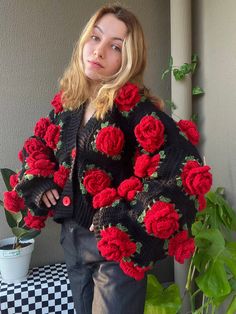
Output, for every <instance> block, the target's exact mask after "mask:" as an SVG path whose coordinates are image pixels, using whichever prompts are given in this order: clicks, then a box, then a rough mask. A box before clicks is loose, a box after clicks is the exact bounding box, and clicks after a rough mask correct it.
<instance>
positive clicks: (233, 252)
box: [222, 242, 236, 278]
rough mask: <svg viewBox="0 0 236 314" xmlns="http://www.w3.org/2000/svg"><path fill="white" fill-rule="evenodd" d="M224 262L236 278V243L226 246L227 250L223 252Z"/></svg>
mask: <svg viewBox="0 0 236 314" xmlns="http://www.w3.org/2000/svg"><path fill="white" fill-rule="evenodd" d="M222 260H223V261H224V262H225V264H226V265H227V266H228V268H229V269H230V271H231V272H232V274H233V276H234V278H236V242H230V243H227V244H226V249H225V250H224V252H223V255H222Z"/></svg>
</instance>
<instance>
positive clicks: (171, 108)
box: [165, 99, 177, 113]
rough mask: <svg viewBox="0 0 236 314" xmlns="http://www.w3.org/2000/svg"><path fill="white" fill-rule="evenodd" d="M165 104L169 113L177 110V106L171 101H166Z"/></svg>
mask: <svg viewBox="0 0 236 314" xmlns="http://www.w3.org/2000/svg"><path fill="white" fill-rule="evenodd" d="M165 104H166V106H167V107H168V108H169V109H170V111H171V113H172V112H173V111H174V110H176V108H177V106H176V105H175V104H174V103H173V101H171V100H168V99H166V100H165Z"/></svg>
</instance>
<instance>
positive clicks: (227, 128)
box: [193, 0, 236, 206]
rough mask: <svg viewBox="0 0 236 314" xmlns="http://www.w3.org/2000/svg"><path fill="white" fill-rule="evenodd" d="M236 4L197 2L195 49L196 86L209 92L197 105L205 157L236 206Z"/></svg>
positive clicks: (220, 0)
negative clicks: (197, 58) (196, 60)
mask: <svg viewBox="0 0 236 314" xmlns="http://www.w3.org/2000/svg"><path fill="white" fill-rule="evenodd" d="M235 21H236V2H235V1H234V0H226V1H223V0H217V1H215V0H207V1H204V0H197V1H196V0H195V1H193V22H194V24H193V50H194V51H195V52H197V53H198V55H199V58H200V67H199V70H198V72H197V76H196V79H195V81H196V83H197V84H199V85H201V86H202V87H203V89H204V90H205V95H204V97H200V98H198V99H197V100H196V101H195V102H194V109H195V111H196V112H198V113H199V117H200V120H199V122H200V130H201V133H202V134H203V137H202V147H201V149H202V154H203V155H205V157H206V161H207V163H208V164H210V165H211V167H212V172H213V175H214V186H215V187H216V186H223V187H225V189H226V194H227V197H228V199H229V200H230V201H231V202H232V205H234V206H236V196H235V191H236V157H235V156H236V132H235V121H236V120H235V113H236V110H235V102H236V88H235V77H236V37H235V32H236V24H235V23H236V22H235Z"/></svg>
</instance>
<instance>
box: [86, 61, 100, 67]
mask: <svg viewBox="0 0 236 314" xmlns="http://www.w3.org/2000/svg"><path fill="white" fill-rule="evenodd" d="M88 63H89V64H90V65H91V66H92V67H94V68H103V66H102V65H101V64H100V63H99V62H96V61H92V60H89V61H88Z"/></svg>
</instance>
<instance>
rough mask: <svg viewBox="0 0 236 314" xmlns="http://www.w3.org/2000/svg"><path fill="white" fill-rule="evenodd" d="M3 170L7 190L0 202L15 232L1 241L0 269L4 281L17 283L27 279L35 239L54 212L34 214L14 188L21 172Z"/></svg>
mask: <svg viewBox="0 0 236 314" xmlns="http://www.w3.org/2000/svg"><path fill="white" fill-rule="evenodd" d="M0 171H1V174H2V178H3V180H4V183H5V185H6V188H7V190H8V191H7V192H5V193H4V201H2V200H0V205H1V206H2V207H3V208H4V211H5V216H6V221H7V223H8V225H9V227H10V228H11V230H12V233H13V235H14V236H13V237H10V238H7V239H3V240H0V272H1V276H2V281H3V282H5V283H13V282H14V283H16V282H21V281H23V280H25V279H26V278H27V274H28V270H29V264H30V260H31V254H32V251H33V249H34V238H35V237H36V236H38V235H39V234H40V232H41V228H43V227H44V226H45V221H46V219H47V218H48V217H49V216H51V213H49V215H48V216H47V217H39V216H33V215H32V214H31V212H30V209H28V208H27V207H26V206H25V204H24V202H23V199H21V198H20V197H19V196H18V194H17V193H16V192H15V190H14V187H15V185H16V184H17V178H18V174H16V173H15V172H14V171H12V170H10V169H7V168H4V169H0ZM16 204H17V205H19V206H15V205H16Z"/></svg>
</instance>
